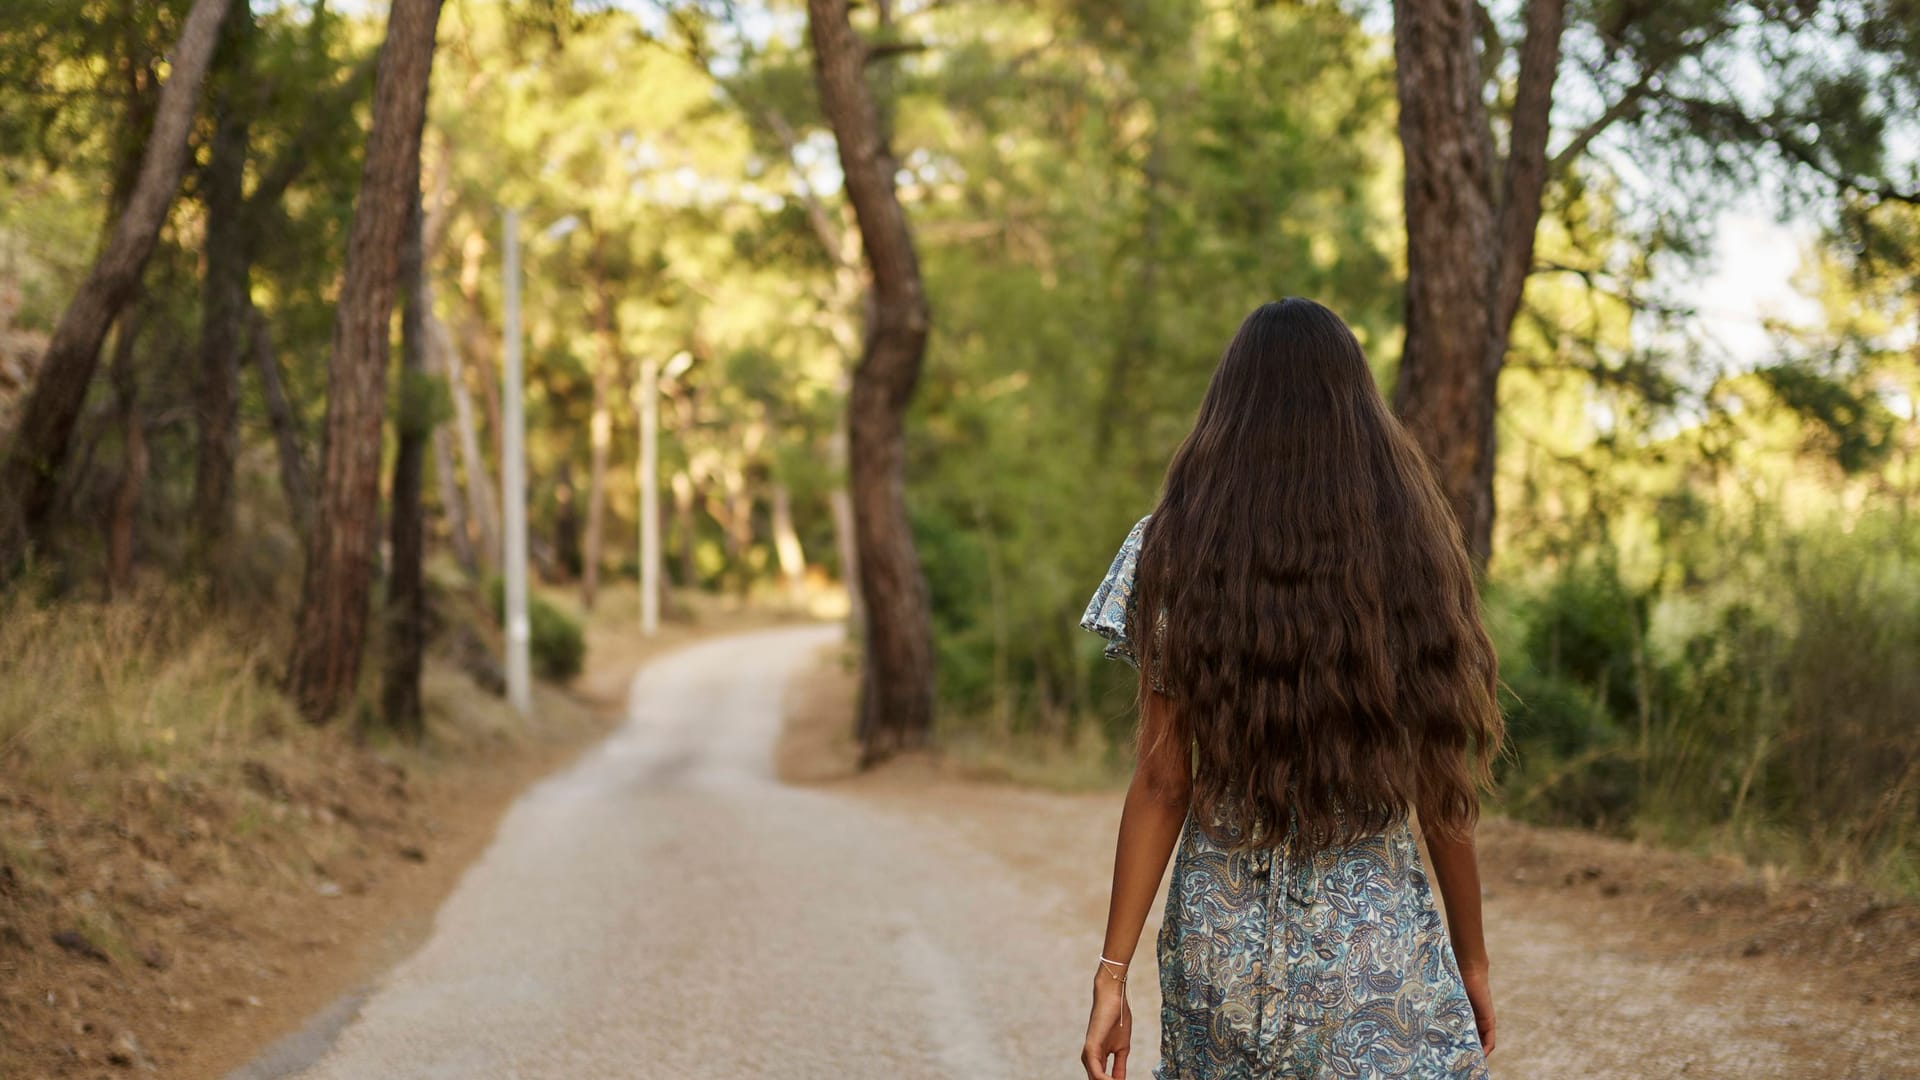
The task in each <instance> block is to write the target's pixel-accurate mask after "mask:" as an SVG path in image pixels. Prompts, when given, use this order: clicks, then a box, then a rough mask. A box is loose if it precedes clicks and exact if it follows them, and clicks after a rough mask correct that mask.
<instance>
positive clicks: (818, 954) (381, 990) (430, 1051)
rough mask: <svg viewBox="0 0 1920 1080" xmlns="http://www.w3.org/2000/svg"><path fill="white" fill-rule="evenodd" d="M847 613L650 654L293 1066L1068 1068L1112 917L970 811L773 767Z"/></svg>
mask: <svg viewBox="0 0 1920 1080" xmlns="http://www.w3.org/2000/svg"><path fill="white" fill-rule="evenodd" d="M838 634H839V630H838V629H837V628H826V627H801V628H795V629H779V630H772V631H764V632H757V633H754V634H751V635H744V636H737V637H729V638H726V639H722V640H719V641H714V642H711V643H707V644H702V645H696V646H693V647H690V648H688V649H686V650H684V651H681V652H679V653H675V654H673V655H671V656H668V657H666V658H664V659H662V660H661V661H659V662H657V663H655V664H653V665H651V666H649V667H648V668H646V669H645V670H644V671H643V672H642V673H641V674H640V676H639V677H638V678H637V679H636V681H635V683H634V687H633V695H632V702H631V705H630V715H629V718H628V720H627V722H626V724H625V725H624V727H623V728H622V729H621V730H620V731H619V732H618V734H617V735H615V736H614V737H613V738H612V739H611V740H610V741H608V742H607V743H606V744H605V745H604V746H602V747H600V748H599V749H598V750H596V751H595V752H593V753H592V754H591V755H590V756H589V757H587V758H586V759H583V760H582V761H581V762H580V763H579V764H578V765H577V766H575V767H574V768H573V769H571V770H569V771H568V772H566V773H563V774H561V775H558V776H556V777H554V778H552V779H550V780H548V781H546V782H545V783H543V784H541V785H540V786H538V787H536V788H535V789H534V790H533V791H531V792H530V793H529V794H528V795H527V796H526V797H525V798H524V799H522V800H521V802H520V803H519V804H518V805H516V806H515V808H514V809H513V810H512V811H510V812H509V814H508V816H507V817H506V818H505V820H504V821H503V822H502V824H501V827H500V833H499V836H498V838H497V839H496V840H495V842H494V844H493V846H492V848H491V849H489V850H488V852H487V853H486V854H485V855H484V856H483V857H482V858H481V859H480V861H479V862H477V863H476V864H475V865H474V866H473V868H472V869H471V870H470V871H468V873H467V875H466V877H465V879H464V880H463V881H462V882H461V884H460V885H459V887H458V888H457V889H456V890H455V892H454V893H453V895H452V896H451V897H450V898H449V899H448V901H447V903H446V905H445V907H444V908H442V910H441V912H440V914H439V916H438V919H437V920H436V924H435V928H434V932H433V934H432V936H431V937H430V938H429V939H428V941H427V942H426V944H425V945H424V946H423V947H422V948H421V949H420V951H419V952H417V953H416V954H414V956H412V957H411V958H410V959H409V960H407V961H406V962H404V963H403V964H401V965H400V966H399V967H398V968H396V969H395V970H394V971H393V972H391V973H390V975H389V976H388V977H387V979H386V980H385V981H384V982H383V983H382V985H381V986H379V987H378V988H377V989H376V990H375V991H373V992H372V993H371V994H370V995H369V996H368V997H367V999H366V1000H365V1001H364V1002H362V1003H361V1005H360V1007H359V1010H358V1014H357V1016H355V1017H354V1018H353V1019H352V1020H351V1021H350V1022H348V1023H347V1024H346V1025H345V1027H344V1028H343V1029H341V1030H339V1031H338V1032H337V1037H336V1038H334V1039H333V1044H332V1046H331V1048H329V1049H327V1050H326V1051H325V1054H324V1056H323V1057H321V1058H320V1059H319V1060H317V1061H315V1062H313V1063H312V1064H311V1066H310V1067H308V1068H307V1069H306V1070H305V1071H303V1072H300V1073H298V1074H297V1075H299V1076H302V1077H305V1078H309V1080H368V1078H372V1077H382V1078H403V1077H418V1078H426V1077H446V1078H456V1077H457V1078H460V1080H480V1078H491V1077H499V1078H516V1080H517V1078H526V1080H531V1078H536V1077H538V1078H547V1077H551V1078H555V1080H559V1078H565V1080H583V1078H601V1077H606V1078H616V1077H618V1078H625V1077H635V1078H661V1080H666V1078H675V1080H679V1078H709V1077H711V1078H716V1080H725V1078H732V1077H753V1078H763V1077H801V1078H808V1077H821V1078H828V1077H832V1078H849V1080H851V1078H863V1077H873V1078H875V1080H909V1078H916V1077H928V1078H935V1077H940V1078H945V1077H953V1078H960V1077H999V1078H1010V1077H1039V1076H1060V1075H1071V1073H1069V1072H1066V1071H1065V1070H1068V1069H1071V1068H1072V1067H1073V1059H1074V1056H1075V1054H1076V1053H1077V1049H1078V1043H1079V1035H1080V1033H1081V1032H1082V1031H1083V1030H1084V1025H1085V1023H1086V1018H1085V1013H1084V1003H1083V1000H1082V999H1083V997H1084V995H1085V991H1086V989H1087V987H1088V986H1089V985H1090V983H1089V981H1088V980H1089V978H1090V976H1088V974H1087V973H1088V972H1089V971H1090V970H1091V969H1090V968H1089V966H1088V964H1087V962H1086V961H1087V957H1088V956H1089V955H1091V954H1089V953H1088V951H1087V950H1088V949H1089V948H1095V949H1097V947H1098V942H1097V940H1096V939H1097V937H1098V933H1099V929H1098V927H1088V926H1081V927H1079V928H1078V930H1079V933H1078V934H1077V935H1068V934H1063V933H1061V932H1060V930H1061V924H1062V923H1063V922H1064V921H1065V913H1063V912H1059V911H1057V910H1055V911H1049V910H1047V908H1048V905H1049V904H1053V905H1054V906H1055V907H1057V906H1058V905H1057V902H1056V901H1050V900H1048V899H1047V898H1045V897H1037V896H1035V895H1032V894H1031V893H1029V892H1027V891H1024V890H1023V888H1022V884H1021V882H1020V881H1019V880H1018V879H1017V877H1016V875H1015V873H1014V872H1013V871H1012V869H1011V868H1009V867H1008V866H1006V865H1005V864H1004V863H1002V862H1001V861H999V860H996V859H994V858H992V857H991V856H988V855H986V854H984V853H981V852H978V851H977V850H974V849H972V848H971V847H970V846H968V845H966V844H965V843H963V842H961V841H959V840H958V839H956V838H954V837H951V836H942V835H940V834H935V833H929V832H928V831H927V830H923V829H919V828H916V827H915V826H914V825H913V823H912V822H911V821H909V820H906V819H903V818H902V817H901V816H900V815H898V814H890V813H887V812H885V811H883V810H877V809H874V808H872V807H870V806H868V805H867V804H866V803H865V802H864V801H862V800H860V799H858V798H857V797H855V796H852V795H848V794H843V793H835V792H830V791H821V790H813V789H802V788H794V787H788V786H783V785H781V784H780V783H778V782H777V781H776V780H775V779H774V777H773V772H772V765H771V761H772V747H773V744H774V740H775V738H776V736H777V734H778V731H779V726H780V719H781V703H782V692H783V688H784V686H785V684H786V683H787V681H788V679H789V677H790V676H791V674H792V673H794V672H795V671H797V670H799V669H800V668H801V667H802V666H803V665H805V664H808V663H810V662H813V661H814V659H815V658H816V657H817V655H818V653H819V651H820V650H821V649H822V648H823V647H824V646H826V645H828V644H830V643H831V642H833V641H834V640H836V637H837V635H838ZM1141 981H1142V982H1143V983H1145V982H1150V981H1151V980H1141ZM1139 997H1140V995H1138V994H1136V1004H1137V1005H1142V1006H1144V1005H1147V1004H1148V1003H1147V1002H1144V1001H1141V1000H1139ZM1143 1011H1145V1012H1148V1013H1149V1014H1150V1012H1151V1010H1150V1009H1146V1010H1143ZM1146 1019H1148V1017H1147V1016H1142V1020H1143V1021H1144V1020H1146ZM1141 1036H1142V1038H1143V1039H1144V1040H1146V1043H1145V1045H1153V1044H1154V1043H1156V1042H1157V1040H1158V1035H1157V1032H1156V1031H1155V1029H1154V1028H1153V1027H1152V1026H1151V1025H1147V1024H1143V1028H1142V1031H1141ZM1138 1075H1141V1076H1145V1075H1147V1070H1146V1069H1141V1070H1139V1072H1138Z"/></svg>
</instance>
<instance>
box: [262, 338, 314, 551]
mask: <svg viewBox="0 0 1920 1080" xmlns="http://www.w3.org/2000/svg"><path fill="white" fill-rule="evenodd" d="M247 334H248V337H249V339H250V341H249V344H248V346H247V349H248V352H250V353H251V354H252V356H253V369H254V372H255V374H257V375H258V376H259V378H260V396H261V397H262V398H263V399H265V401H266V403H267V421H268V423H269V424H271V425H272V427H273V442H274V446H275V448H277V449H278V451H279V454H280V490H281V492H282V493H283V494H284V495H285V496H286V499H287V514H288V516H289V517H291V518H292V519H293V528H294V531H295V532H297V533H299V535H300V539H301V540H302V541H303V542H304V541H305V540H307V538H308V537H309V536H311V535H312V533H313V470H312V469H311V468H309V467H308V465H307V453H306V450H305V448H304V442H305V440H303V439H302V438H301V436H300V420H299V418H298V417H297V416H296V415H295V414H294V411H293V403H292V402H291V401H289V400H288V398H287V386H286V381H285V380H284V379H282V378H281V377H280V359H279V357H277V356H275V355H274V351H273V332H272V328H271V327H269V326H268V325H267V317H266V316H265V315H262V314H261V313H260V310H259V309H258V308H256V307H254V306H253V305H252V304H248V305H247Z"/></svg>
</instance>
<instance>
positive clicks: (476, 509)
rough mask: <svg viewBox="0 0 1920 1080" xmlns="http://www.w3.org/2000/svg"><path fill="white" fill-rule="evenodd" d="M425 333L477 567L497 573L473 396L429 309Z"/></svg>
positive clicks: (495, 532)
mask: <svg viewBox="0 0 1920 1080" xmlns="http://www.w3.org/2000/svg"><path fill="white" fill-rule="evenodd" d="M426 316H427V330H428V333H429V335H430V337H431V340H432V341H433V344H434V355H435V356H436V357H438V358H439V359H440V364H441V370H442V373H443V374H444V375H445V376H446V379H447V395H448V396H449V397H451V398H452V399H453V430H454V433H455V434H456V435H457V436H458V437H459V441H458V442H457V443H455V449H457V450H459V451H460V471H461V472H462V473H464V474H465V476H466V479H467V508H468V510H469V511H470V512H471V515H472V518H473V526H474V531H475V536H474V538H473V539H474V541H475V542H477V543H478V545H479V547H480V558H479V561H480V563H481V564H482V565H483V566H485V567H486V568H487V569H488V570H489V571H495V572H497V571H498V570H499V569H500V516H499V512H498V510H497V509H496V507H495V505H494V501H493V480H492V475H493V474H492V473H491V472H489V471H488V469H487V459H486V456H485V455H484V454H482V453H481V451H480V430H479V425H478V424H477V423H475V422H474V416H473V395H472V394H470V393H468V391H467V373H466V367H465V365H464V364H463V363H462V361H461V358H460V349H459V347H458V346H456V345H455V344H454V342H453V334H452V333H451V332H450V331H448V329H447V324H446V323H444V322H442V321H441V320H440V317H439V316H438V315H436V314H434V312H433V311H432V310H431V309H429V310H428V311H427V313H426Z"/></svg>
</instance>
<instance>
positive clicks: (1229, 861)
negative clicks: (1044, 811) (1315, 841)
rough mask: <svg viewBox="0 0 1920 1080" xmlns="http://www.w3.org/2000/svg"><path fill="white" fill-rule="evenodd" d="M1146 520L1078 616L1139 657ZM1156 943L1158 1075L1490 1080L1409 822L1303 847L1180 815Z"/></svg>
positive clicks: (1222, 1079) (1128, 657)
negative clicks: (1136, 603)
mask: <svg viewBox="0 0 1920 1080" xmlns="http://www.w3.org/2000/svg"><path fill="white" fill-rule="evenodd" d="M1145 526H1146V519H1145V518H1142V519H1141V520H1140V523H1139V524H1137V525H1135V526H1134V527H1133V531H1132V532H1131V533H1129V534H1128V535H1127V539H1126V542H1125V543H1124V544H1122V545H1121V547H1120V551H1119V553H1118V554H1117V555H1115V556H1114V559H1113V565H1112V567H1111V568H1110V569H1109V570H1108V571H1107V576H1106V579H1105V580H1103V581H1102V582H1101V583H1100V588H1099V590H1098V591H1096V592H1095V593H1094V595H1093V600H1092V602H1091V603H1089V604H1088V605H1087V612H1086V615H1085V616H1084V617H1083V618H1082V619H1081V622H1080V625H1081V626H1082V627H1084V628H1085V629H1088V630H1091V631H1093V632H1094V633H1096V634H1099V635H1101V636H1102V637H1104V638H1106V639H1107V647H1106V655H1107V656H1109V657H1111V658H1114V659H1118V660H1123V661H1125V662H1127V663H1129V664H1133V665H1134V666H1136V667H1137V666H1138V665H1139V658H1138V656H1137V654H1136V653H1135V651H1134V648H1133V644H1132V639H1131V638H1129V636H1128V633H1127V628H1128V625H1129V623H1130V621H1131V620H1132V615H1133V611H1132V599H1133V577H1134V567H1135V563H1136V562H1137V560H1138V559H1139V555H1140V541H1141V536H1142V533H1143V532H1144V531H1145ZM1232 839H1233V838H1232V837H1230V836H1229V837H1223V840H1226V841H1231V840H1232ZM1158 951H1159V961H1160V992H1161V998H1162V1005H1161V1029H1160V1030H1161V1036H1160V1052H1161V1059H1162V1060H1161V1062H1160V1065H1159V1067H1158V1068H1157V1069H1156V1070H1155V1071H1154V1076H1155V1077H1157V1078H1159V1080H1334V1078H1338V1080H1385V1078H1388V1077H1405V1078H1409V1080H1443V1078H1444V1080H1486V1077H1487V1066H1486V1059H1485V1058H1484V1057H1483V1056H1482V1055H1481V1053H1480V1040H1479V1036H1478V1035H1477V1034H1476V1033H1475V1030H1474V1023H1473V1007H1472V1005H1471V1004H1469V1003H1468V1001H1467V994H1466V990H1465V988H1464V987H1463V986H1462V985H1461V982H1460V971H1459V968H1458V966H1457V965H1456V963H1455V961H1454V956H1453V946H1452V945H1451V944H1450V943H1449V942H1448V940H1447V934H1446V929H1445V927H1444V926H1443V925H1442V923H1441V920H1440V916H1439V913H1438V912H1437V911H1436V910H1435V908H1434V903H1433V893H1432V890H1431V889H1430V888H1429V887H1428V884H1427V874H1426V870H1425V868H1424V867H1423V866H1422V865H1421V860H1420V851H1419V848H1418V846H1417V845H1416V844H1415V843H1414V839H1413V833H1412V830H1411V829H1410V828H1409V827H1408V826H1407V824H1406V823H1405V822H1401V823H1400V824H1397V825H1394V826H1393V827H1391V828H1389V829H1388V830H1387V831H1386V832H1384V833H1380V834H1377V835H1374V836H1370V837H1367V838H1366V839H1364V840H1361V841H1360V842H1358V843H1356V844H1353V845H1351V846H1349V847H1345V848H1340V849H1336V850H1333V851H1327V852H1322V853H1320V854H1318V855H1315V856H1313V857H1312V858H1300V857H1298V856H1297V855H1293V854H1290V853H1289V845H1286V844H1282V845H1280V846H1278V847H1273V848H1268V847H1252V846H1233V845H1231V844H1230V843H1228V844H1222V843H1216V842H1215V841H1214V840H1212V839H1210V838H1209V837H1208V836H1207V834H1206V832H1205V831H1204V830H1202V829H1200V828H1199V827H1198V826H1197V825H1196V824H1195V823H1194V821H1193V819H1192V818H1191V817H1189V818H1188V819H1187V823H1186V826H1185V827H1184V829H1183V830H1182V831H1181V837H1180V846H1179V849H1178V851H1177V852H1176V854H1175V855H1174V862H1173V879H1172V881H1171V883H1170V884H1169V885H1168V887H1167V907H1166V916H1165V919H1164V921H1163V923H1162V924H1161V928H1160V939H1159V950H1158Z"/></svg>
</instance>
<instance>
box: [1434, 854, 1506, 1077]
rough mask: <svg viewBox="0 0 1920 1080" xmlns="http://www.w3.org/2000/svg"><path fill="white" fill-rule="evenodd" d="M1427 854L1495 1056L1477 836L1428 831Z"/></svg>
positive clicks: (1479, 1023) (1484, 1038)
mask: <svg viewBox="0 0 1920 1080" xmlns="http://www.w3.org/2000/svg"><path fill="white" fill-rule="evenodd" d="M1423 831H1424V832H1425V833H1426V838H1427V854H1428V855H1429V856H1430V857H1431V858H1432V860H1433V877H1434V881H1435V882H1436V883H1438V884H1439V886H1440V896H1441V897H1442V898H1443V899H1444V900H1445V901H1446V905H1447V935H1448V936H1449V937H1450V938H1452V939H1453V955H1454V959H1455V960H1457V961H1459V964H1460V980H1461V981H1462V982H1463V983H1465V984H1466V988H1467V999H1468V1000H1469V1001H1471V1002H1472V1003H1473V1020H1474V1026H1475V1027H1477V1028H1478V1029H1479V1031H1480V1048H1481V1049H1482V1050H1483V1051H1485V1052H1487V1053H1489V1054H1490V1053H1492V1052H1493V992H1492V991H1491V990H1490V989H1489V988H1488V984H1487V938H1486V932H1485V930H1484V929H1483V928H1482V926H1481V924H1480V863H1479V860H1478V858H1477V857H1476V856H1475V855H1474V851H1473V834H1472V833H1468V834H1467V835H1465V836H1450V835H1447V834H1446V832H1445V831H1444V830H1441V829H1426V830H1423Z"/></svg>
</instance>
